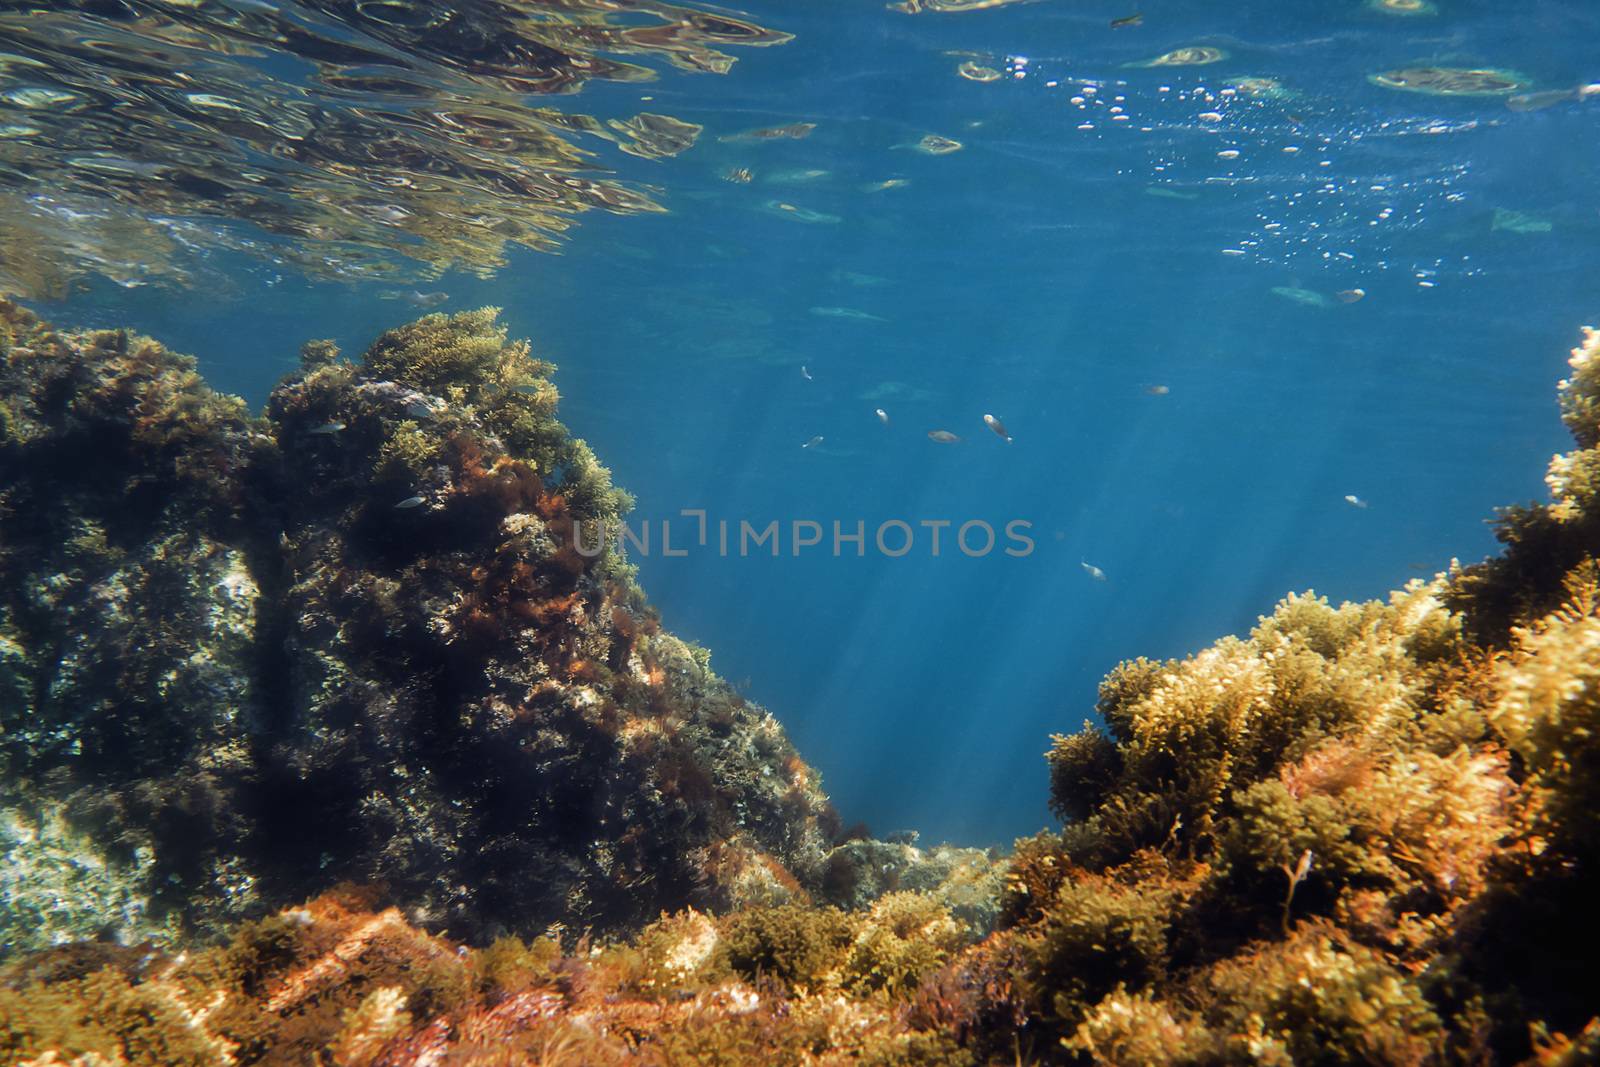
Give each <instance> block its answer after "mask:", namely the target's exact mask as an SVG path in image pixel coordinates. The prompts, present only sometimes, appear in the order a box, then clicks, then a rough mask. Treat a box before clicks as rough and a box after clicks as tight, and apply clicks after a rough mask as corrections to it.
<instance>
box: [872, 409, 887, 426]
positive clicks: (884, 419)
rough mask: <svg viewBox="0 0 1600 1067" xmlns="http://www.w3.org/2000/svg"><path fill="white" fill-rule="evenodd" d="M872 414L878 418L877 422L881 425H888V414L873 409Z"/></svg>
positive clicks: (881, 410)
mask: <svg viewBox="0 0 1600 1067" xmlns="http://www.w3.org/2000/svg"><path fill="white" fill-rule="evenodd" d="M873 414H874V415H876V416H878V421H879V422H881V423H883V424H884V425H885V426H887V425H889V413H888V412H887V411H885V410H883V409H882V408H874V409H873Z"/></svg>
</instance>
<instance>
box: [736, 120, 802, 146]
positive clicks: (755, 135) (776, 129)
mask: <svg viewBox="0 0 1600 1067" xmlns="http://www.w3.org/2000/svg"><path fill="white" fill-rule="evenodd" d="M816 128H817V124H816V123H814V122H795V123H790V124H789V125H788V126H768V127H765V128H764V129H759V130H746V131H744V132H743V133H730V134H727V135H726V136H724V137H721V138H718V139H719V140H722V141H776V140H779V139H781V138H788V139H789V140H791V141H798V140H799V139H800V138H802V137H809V136H811V131H812V130H814V129H816Z"/></svg>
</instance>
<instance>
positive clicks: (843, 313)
mask: <svg viewBox="0 0 1600 1067" xmlns="http://www.w3.org/2000/svg"><path fill="white" fill-rule="evenodd" d="M810 311H811V314H813V315H815V316H817V317H818V318H822V319H854V320H855V321H857V322H887V321H888V320H887V319H885V318H884V317H883V316H882V315H874V314H872V312H870V311H860V310H858V309H856V308H841V307H814V308H811V309H810Z"/></svg>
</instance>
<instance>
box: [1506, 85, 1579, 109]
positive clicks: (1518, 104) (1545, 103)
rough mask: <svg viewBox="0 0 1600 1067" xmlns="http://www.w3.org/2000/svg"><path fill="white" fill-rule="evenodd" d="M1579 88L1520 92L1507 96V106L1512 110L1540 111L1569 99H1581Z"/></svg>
mask: <svg viewBox="0 0 1600 1067" xmlns="http://www.w3.org/2000/svg"><path fill="white" fill-rule="evenodd" d="M1581 99H1582V95H1581V91H1580V90H1579V89H1550V90H1547V91H1545V92H1540V93H1518V94H1517V95H1516V96H1508V97H1506V107H1508V108H1510V109H1511V110H1512V111H1540V110H1543V109H1544V108H1547V107H1554V106H1555V105H1556V104H1560V103H1565V102H1566V101H1568V100H1581Z"/></svg>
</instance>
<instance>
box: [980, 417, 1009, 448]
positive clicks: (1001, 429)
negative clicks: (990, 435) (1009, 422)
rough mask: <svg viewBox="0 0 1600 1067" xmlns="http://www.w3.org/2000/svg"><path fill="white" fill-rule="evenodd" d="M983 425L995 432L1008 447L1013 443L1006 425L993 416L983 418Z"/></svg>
mask: <svg viewBox="0 0 1600 1067" xmlns="http://www.w3.org/2000/svg"><path fill="white" fill-rule="evenodd" d="M983 424H984V425H985V426H987V427H989V429H991V430H993V431H994V432H995V435H996V436H997V437H999V438H1000V440H1002V441H1004V442H1005V443H1006V444H1008V445H1009V444H1010V443H1011V435H1010V434H1008V433H1006V424H1005V423H1003V422H1001V421H1000V420H999V419H997V418H995V417H994V416H993V415H985V416H984V417H983Z"/></svg>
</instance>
